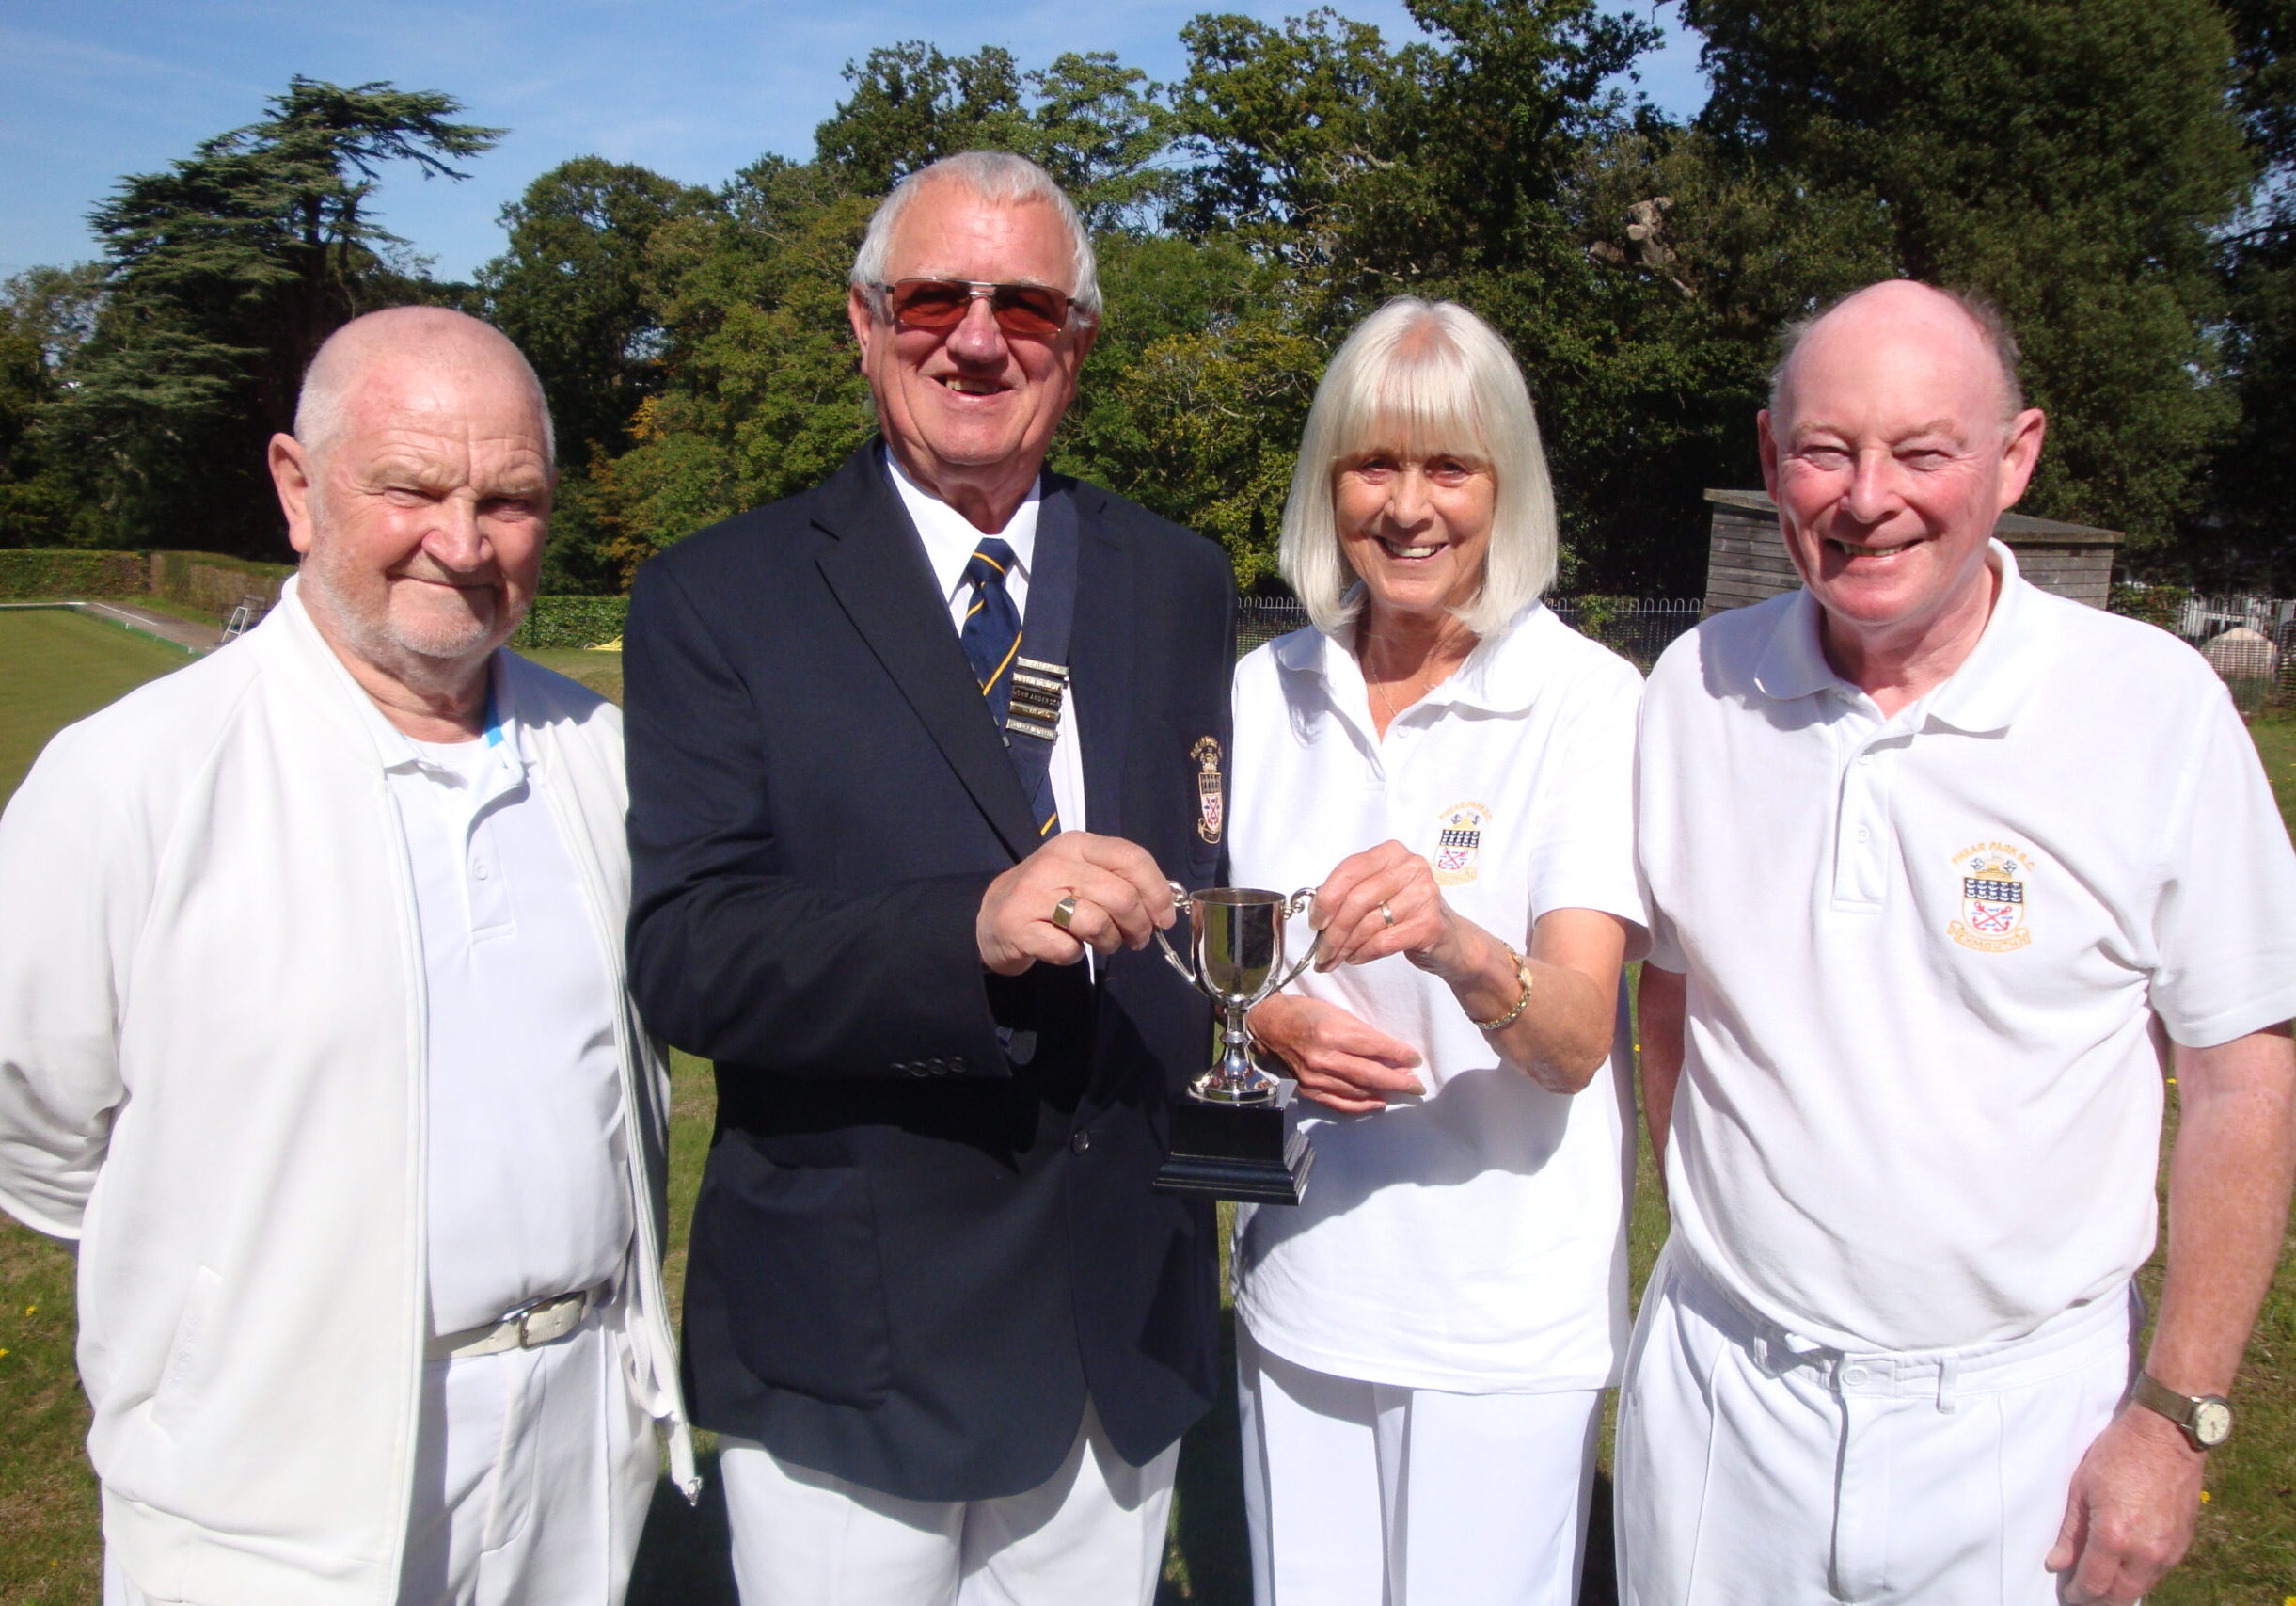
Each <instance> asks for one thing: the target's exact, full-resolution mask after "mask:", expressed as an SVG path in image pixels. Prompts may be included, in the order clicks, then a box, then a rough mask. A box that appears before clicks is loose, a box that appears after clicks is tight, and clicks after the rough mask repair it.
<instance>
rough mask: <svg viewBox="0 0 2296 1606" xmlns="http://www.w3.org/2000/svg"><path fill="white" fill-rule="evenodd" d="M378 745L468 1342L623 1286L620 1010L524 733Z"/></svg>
mask: <svg viewBox="0 0 2296 1606" xmlns="http://www.w3.org/2000/svg"><path fill="white" fill-rule="evenodd" d="M373 730H374V734H375V742H376V746H377V749H378V751H379V753H380V755H381V756H382V759H383V763H384V772H385V774H386V775H387V776H388V779H389V785H390V791H391V796H392V798H393V799H394V800H395V802H396V803H397V804H398V808H399V818H400V819H401V821H402V823H403V824H404V828H405V832H406V841H407V853H408V862H409V864H410V865H411V867H412V870H413V875H414V886H415V910H416V920H417V923H418V925H419V926H420V930H421V940H422V960H423V973H424V981H425V996H426V1000H427V1004H428V1013H429V1029H428V1033H427V1043H428V1055H427V1061H428V1074H427V1078H426V1083H425V1090H426V1093H427V1096H428V1119H427V1123H426V1135H427V1144H426V1158H427V1167H426V1174H427V1201H428V1210H429V1216H428V1218H429V1232H428V1239H429V1246H430V1294H431V1330H432V1331H433V1332H434V1333H447V1332H457V1331H460V1330H462V1329H464V1328H473V1327H478V1326H481V1325H483V1324H484V1323H487V1322H491V1321H493V1320H494V1319H496V1318H497V1317H499V1316H500V1315H501V1314H502V1313H503V1312H507V1311H510V1310H513V1309H515V1308H516V1307H517V1306H519V1305H522V1304H525V1303H526V1302H528V1301H529V1300H532V1299H540V1298H548V1297H552V1296H557V1295H561V1294H568V1293H573V1292H576V1291H578V1290H580V1289H585V1288H592V1287H595V1286H596V1285H598V1284H600V1283H602V1282H605V1281H607V1280H609V1279H610V1278H612V1277H613V1276H614V1275H615V1274H616V1273H617V1272H618V1271H619V1270H620V1269H621V1265H622V1262H623V1257H624V1255H625V1252H626V1250H627V1248H628V1246H629V1239H630V1232H631V1223H632V1216H631V1209H632V1206H631V1201H630V1199H629V1195H628V1185H627V1183H626V1182H625V1168H624V1163H623V1159H622V1155H621V1151H620V1149H619V1147H618V1145H619V1144H620V1143H621V1142H622V1141H623V1132H622V1110H621V1083H620V1071H619V1062H618V1059H617V1051H616V1047H615V1042H614V1027H613V1012H612V1005H613V991H612V986H611V982H610V971H609V968H608V966H607V964H606V962H605V958H604V956H603V955H601V954H600V953H599V951H598V939H597V936H596V933H595V931H594V927H593V922H592V921H591V919H590V917H589V915H588V914H587V913H586V912H585V910H584V909H583V906H582V896H581V891H580V888H579V886H578V883H577V881H576V878H575V867H574V864H573V861H572V860H571V859H570V858H569V857H568V856H567V854H566V851H565V847H564V845H563V844H562V843H561V842H560V840H559V837H558V831H557V828H556V826H555V825H554V824H553V822H552V820H551V818H550V811H549V808H548V805H547V804H546V803H545V802H544V801H543V799H542V798H541V796H540V795H539V793H538V792H537V790H536V787H537V786H538V785H539V777H538V776H537V775H536V774H535V773H534V772H533V771H530V769H529V767H528V765H527V763H526V759H525V756H524V754H523V752H522V751H521V749H520V745H519V741H518V733H517V727H516V725H515V722H507V721H506V722H502V723H491V722H490V724H489V728H488V729H487V731H486V733H485V735H484V736H483V737H482V738H480V739H477V740H472V741H464V742H451V743H443V742H418V741H414V740H411V739H408V738H407V737H405V736H404V735H403V734H401V733H400V732H399V731H398V730H396V729H395V728H394V727H392V726H391V725H390V724H389V723H388V722H387V721H385V720H384V719H383V718H382V717H381V715H380V714H379V713H378V714H377V715H376V716H375V719H374V721H373Z"/></svg>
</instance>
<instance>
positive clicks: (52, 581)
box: [0, 547, 150, 602]
mask: <svg viewBox="0 0 2296 1606" xmlns="http://www.w3.org/2000/svg"><path fill="white" fill-rule="evenodd" d="M149 590H150V568H149V567H148V565H147V564H145V561H144V555H143V554H142V553H141V552H103V551H90V550H88V549H86V548H81V547H17V548H12V549H0V599H5V600H7V601H10V602H31V601H37V600H40V599H42V598H45V597H51V596H55V597H65V596H142V595H143V594H144V593H145V592H147V591H149Z"/></svg>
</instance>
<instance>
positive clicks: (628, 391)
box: [479, 156, 717, 593]
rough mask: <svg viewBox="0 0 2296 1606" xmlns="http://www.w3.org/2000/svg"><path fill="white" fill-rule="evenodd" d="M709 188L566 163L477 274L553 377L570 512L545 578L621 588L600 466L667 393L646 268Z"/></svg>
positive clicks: (554, 536)
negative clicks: (647, 405)
mask: <svg viewBox="0 0 2296 1606" xmlns="http://www.w3.org/2000/svg"><path fill="white" fill-rule="evenodd" d="M716 204H717V202H716V198H715V197H713V196H712V195H711V194H710V192H709V191H707V190H705V189H697V188H694V187H692V186H690V185H687V184H681V183H676V182H674V181H673V180H671V179H666V178H664V177H662V176H661V175H660V174H658V173H655V172H650V171H648V170H647V169H645V168H643V167H632V166H630V165H628V164H626V163H617V162H609V161H607V160H605V159H604V158H602V157H598V156H578V157H576V158H575V159H574V160H573V161H571V162H564V163H561V164H560V165H559V166H558V167H553V168H551V169H550V170H549V171H548V172H546V173H545V174H543V175H542V176H541V177H540V178H538V179H536V180H535V181H534V182H533V183H531V184H529V185H528V186H527V189H526V193H525V194H524V195H523V196H521V197H520V198H519V199H517V200H515V201H513V202H511V203H510V204H509V205H508V206H505V207H504V208H503V209H502V213H501V224H502V227H503V229H504V230H505V231H507V232H508V234H509V236H510V239H509V248H508V249H507V250H505V251H504V252H503V254H502V255H501V256H499V257H497V258H496V259H495V260H494V261H492V262H488V263H487V264H486V265H485V267H483V268H482V269H481V270H480V271H479V290H480V294H481V296H482V306H483V310H484V311H485V314H486V316H487V317H489V318H490V319H492V320H493V321H494V323H495V324H496V325H497V326H499V327H500V328H501V329H502V331H503V332H504V333H505V334H507V335H509V336H510V337H511V339H512V340H514V341H515V342H518V345H519V347H520V348H521V349H522V350H523V351H524V352H525V353H526V355H527V358H528V359H529V360H530V361H531V362H532V363H533V365H534V371H535V373H536V374H539V375H540V376H541V379H542V388H543V390H544V392H545V393H546V395H547V396H548V397H549V399H550V413H551V418H552V421H553V422H554V423H555V425H556V426H557V432H558V456H559V464H560V469H561V477H560V481H559V494H558V509H557V514H556V517H554V518H553V520H552V523H551V530H550V544H549V548H548V555H547V557H546V560H545V564H544V571H543V588H544V589H545V590H546V591H550V592H560V593H565V592H599V591H613V590H615V589H617V588H618V586H619V583H620V580H621V571H620V567H619V565H618V564H616V563H615V561H614V560H613V558H612V557H611V555H610V551H609V546H610V539H611V537H610V533H609V532H608V531H607V530H606V529H605V528H604V527H603V526H602V525H601V524H600V523H599V522H598V518H597V517H596V514H597V508H598V493H597V486H596V483H595V472H596V469H597V466H598V465H599V464H600V463H602V462H603V461H604V460H606V459H608V458H610V457H612V456H614V455H615V454H617V453H622V452H625V451H626V450H627V449H628V448H629V446H630V444H631V440H632V437H631V433H630V431H631V425H632V422H633V421H634V420H635V419H636V417H637V415H638V410H639V407H640V405H641V404H642V403H643V402H644V401H646V399H647V398H649V397H651V396H654V395H657V394H658V393H659V392H660V390H661V388H662V383H663V380H664V376H665V368H664V365H663V360H662V358H663V355H664V351H665V349H666V346H667V343H668V339H669V335H668V331H667V330H666V329H665V328H664V327H663V325H662V317H661V312H660V309H659V308H658V306H657V299H658V297H657V285H656V283H655V277H654V275H653V272H652V270H651V268H650V267H649V265H648V256H649V252H650V250H651V248H652V246H653V242H654V238H655V236H656V234H657V232H658V231H660V230H661V229H662V227H663V226H664V225H666V224H668V223H670V222H672V221H673V220H674V219H677V218H681V217H694V216H700V215H705V214H707V213H709V212H710V211H711V210H712V209H713V208H714V207H715V206H716Z"/></svg>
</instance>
